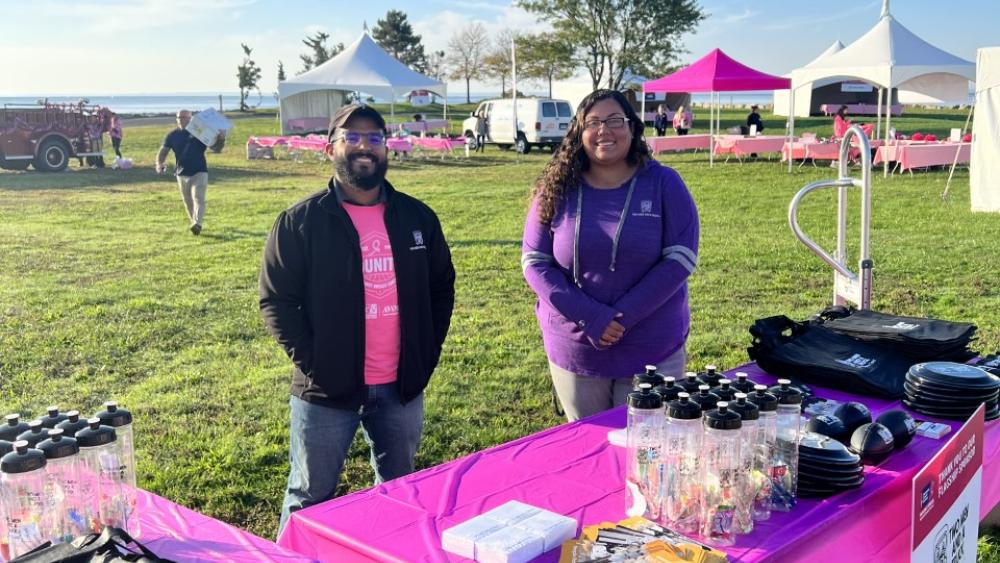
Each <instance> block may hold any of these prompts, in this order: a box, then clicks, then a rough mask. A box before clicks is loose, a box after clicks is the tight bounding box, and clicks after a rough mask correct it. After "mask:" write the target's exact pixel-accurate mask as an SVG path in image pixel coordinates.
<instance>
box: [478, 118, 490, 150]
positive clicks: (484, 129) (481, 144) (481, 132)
mask: <svg viewBox="0 0 1000 563" xmlns="http://www.w3.org/2000/svg"><path fill="white" fill-rule="evenodd" d="M488 135H489V123H488V122H487V121H486V110H481V111H480V112H479V113H477V114H476V152H482V153H485V152H486V137H487V136H488Z"/></svg>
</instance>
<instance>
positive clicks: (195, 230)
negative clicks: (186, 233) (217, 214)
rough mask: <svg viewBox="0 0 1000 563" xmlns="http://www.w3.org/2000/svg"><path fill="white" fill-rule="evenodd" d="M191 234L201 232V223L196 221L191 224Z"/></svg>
mask: <svg viewBox="0 0 1000 563" xmlns="http://www.w3.org/2000/svg"><path fill="white" fill-rule="evenodd" d="M191 234H192V235H200V234H201V225H199V224H198V223H195V224H194V225H191Z"/></svg>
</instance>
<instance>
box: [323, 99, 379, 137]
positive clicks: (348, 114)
mask: <svg viewBox="0 0 1000 563" xmlns="http://www.w3.org/2000/svg"><path fill="white" fill-rule="evenodd" d="M353 117H367V118H368V119H371V120H372V121H374V122H375V124H376V125H378V127H379V129H381V130H382V131H385V119H383V118H382V114H381V113H379V112H378V111H377V110H376V109H375V108H373V107H371V106H369V105H367V104H348V105H346V106H340V109H338V110H337V113H335V114H334V115H333V118H331V119H330V133H329V135H327V138H329V139H332V138H333V133H334V131H336V130H337V129H338V128H340V127H343V126H345V125H347V122H348V121H350V120H351V118H353Z"/></svg>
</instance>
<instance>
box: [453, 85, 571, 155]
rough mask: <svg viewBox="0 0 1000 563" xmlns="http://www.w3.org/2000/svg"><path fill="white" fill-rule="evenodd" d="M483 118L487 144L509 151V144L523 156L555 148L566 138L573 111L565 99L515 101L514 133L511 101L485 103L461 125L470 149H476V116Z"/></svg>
mask: <svg viewBox="0 0 1000 563" xmlns="http://www.w3.org/2000/svg"><path fill="white" fill-rule="evenodd" d="M480 112H482V113H483V115H485V116H486V124H487V135H486V142H487V143H490V144H494V145H497V146H499V147H500V148H501V149H509V148H510V147H511V146H512V145H513V146H514V147H515V148H516V149H517V151H518V152H520V153H522V154H524V153H527V152H528V151H530V150H531V147H533V146H534V147H541V146H548V147H549V148H552V149H555V147H556V146H558V145H559V143H561V142H562V140H563V137H565V136H566V131H567V130H569V123H570V121H572V120H573V109H572V108H570V107H569V102H567V101H566V100H553V99H551V98H518V99H517V132H516V133H515V132H514V125H513V124H514V100H512V99H510V98H507V99H503V100H486V101H484V102H482V103H480V104H479V107H478V108H476V111H474V112H472V114H471V116H470V117H469V118H468V119H466V120H465V121H463V122H462V131H463V132H464V133H465V138H466V140H467V142H468V144H469V146H470V147H472V148H475V146H476V116H477V115H479V114H480Z"/></svg>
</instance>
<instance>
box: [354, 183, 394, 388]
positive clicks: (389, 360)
mask: <svg viewBox="0 0 1000 563" xmlns="http://www.w3.org/2000/svg"><path fill="white" fill-rule="evenodd" d="M344 210H346V211H347V214H348V215H350V217H351V221H352V222H353V223H354V228H355V229H357V231H358V238H359V239H360V240H361V271H362V274H363V276H364V282H365V384H366V385H380V384H384V383H392V382H393V381H396V371H397V370H398V369H399V301H398V299H397V294H396V265H395V263H394V261H393V258H392V247H391V246H390V245H389V235H388V234H387V233H386V231H385V220H384V219H383V214H384V213H385V204H382V203H379V204H377V205H370V206H362V205H351V204H350V203H348V202H344Z"/></svg>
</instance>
